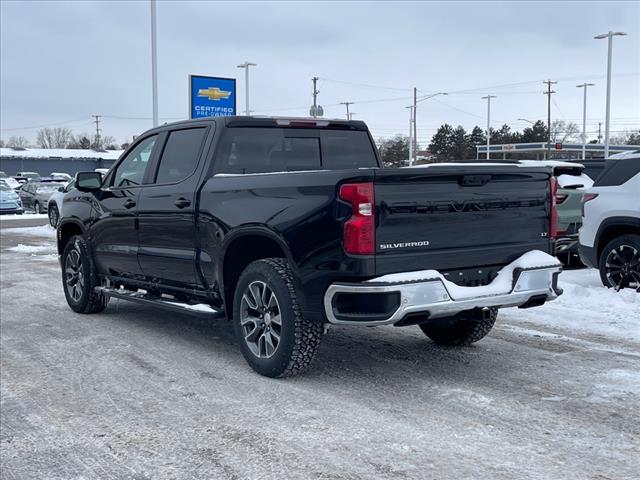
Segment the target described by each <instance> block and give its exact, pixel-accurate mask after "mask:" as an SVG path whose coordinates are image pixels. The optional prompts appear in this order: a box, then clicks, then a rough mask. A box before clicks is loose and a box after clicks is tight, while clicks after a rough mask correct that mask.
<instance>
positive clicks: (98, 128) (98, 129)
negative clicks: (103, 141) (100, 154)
mask: <svg viewBox="0 0 640 480" xmlns="http://www.w3.org/2000/svg"><path fill="white" fill-rule="evenodd" d="M91 116H92V117H93V118H95V120H94V121H93V123H95V124H96V149H99V148H100V117H102V115H91Z"/></svg>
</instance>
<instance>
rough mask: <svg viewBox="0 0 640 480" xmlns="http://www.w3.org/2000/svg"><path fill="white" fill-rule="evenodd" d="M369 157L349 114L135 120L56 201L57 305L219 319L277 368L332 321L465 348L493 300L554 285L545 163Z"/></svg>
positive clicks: (313, 342) (310, 346) (250, 355)
mask: <svg viewBox="0 0 640 480" xmlns="http://www.w3.org/2000/svg"><path fill="white" fill-rule="evenodd" d="M380 167H381V162H380V159H379V157H378V154H377V151H376V147H375V144H374V142H373V139H372V137H371V135H370V133H369V131H368V129H367V127H366V125H365V124H364V123H363V122H359V121H338V120H324V119H323V120H316V119H282V118H258V117H255V118H253V117H226V118H222V117H218V118H213V117H211V118H207V119H202V120H191V121H186V122H180V123H174V124H169V125H164V126H162V127H159V128H156V129H153V130H150V131H148V132H146V133H144V134H142V135H141V136H140V137H139V138H138V139H137V140H136V142H135V143H133V144H132V145H131V146H130V147H129V149H128V150H127V151H126V152H125V153H124V154H123V155H122V156H121V157H120V159H119V160H118V162H117V163H116V165H115V166H114V167H113V168H112V169H110V171H109V174H108V175H107V176H106V178H105V179H104V181H103V180H102V178H101V176H100V174H99V173H97V172H80V173H78V174H77V176H76V190H74V191H73V192H72V194H71V193H70V194H67V195H65V197H64V199H63V216H62V218H61V220H60V224H59V226H58V235H57V240H58V252H59V253H60V255H61V257H60V258H61V267H62V276H63V288H64V294H65V297H66V300H67V303H68V305H69V307H70V308H71V309H72V310H74V311H76V312H79V313H94V312H99V311H101V310H103V309H104V308H105V307H106V305H107V301H108V299H109V298H110V297H116V298H122V299H125V300H130V301H134V302H140V303H145V304H148V305H155V306H157V307H162V308H166V309H171V310H179V311H182V312H191V313H195V314H202V315H205V316H207V317H208V318H214V317H224V316H226V318H227V319H228V320H230V321H232V323H233V327H234V329H235V333H236V336H237V339H238V342H239V344H240V348H241V350H242V353H243V355H244V357H245V359H246V360H247V361H248V363H249V364H250V365H251V367H253V368H254V369H255V370H256V371H257V372H259V373H260V374H262V375H266V376H270V377H278V376H287V375H292V374H295V373H298V372H300V371H302V370H303V369H304V368H306V367H307V366H308V365H309V363H310V362H311V359H312V358H313V356H314V354H315V352H316V350H317V348H318V345H319V343H320V339H321V336H322V333H323V331H324V330H325V328H326V327H328V326H329V325H331V324H348V325H359V326H372V325H396V326H407V325H419V326H420V328H421V330H422V331H423V332H424V333H425V334H426V335H427V336H428V337H429V338H431V339H432V340H433V341H435V342H437V343H440V344H443V345H469V344H471V343H473V342H476V341H478V340H480V339H481V338H483V337H484V336H485V335H486V334H487V333H488V332H489V331H490V330H491V328H492V327H493V324H494V322H495V321H496V318H497V314H498V309H499V308H501V307H507V306H519V307H521V308H528V307H535V306H538V305H542V304H544V303H545V302H547V301H549V300H553V299H555V298H556V297H557V296H558V295H560V294H561V292H562V291H561V289H560V288H558V285H557V278H558V275H559V273H560V271H561V265H560V263H559V262H558V260H557V259H556V258H555V257H553V256H551V255H549V254H550V253H553V236H554V229H555V226H556V223H555V221H554V220H553V219H552V218H553V217H554V216H555V212H554V202H553V196H552V193H551V185H552V182H551V171H550V169H549V168H547V167H525V166H522V165H517V164H512V165H495V164H490V165H481V164H479V165H460V164H457V165H437V164H434V165H430V166H427V167H423V168H415V169H392V168H389V169H383V168H380ZM139 289H144V290H145V292H142V291H139Z"/></svg>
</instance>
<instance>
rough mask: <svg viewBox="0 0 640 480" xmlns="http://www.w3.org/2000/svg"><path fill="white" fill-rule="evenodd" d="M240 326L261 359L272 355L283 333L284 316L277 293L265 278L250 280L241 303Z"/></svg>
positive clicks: (254, 351) (253, 351) (252, 349)
mask: <svg viewBox="0 0 640 480" xmlns="http://www.w3.org/2000/svg"><path fill="white" fill-rule="evenodd" d="M240 326H241V328H242V333H243V337H244V341H245V342H246V344H247V346H248V347H249V350H251V353H253V354H254V355H255V356H256V357H258V358H270V357H272V356H273V355H274V354H275V352H276V350H277V349H278V345H280V337H281V334H282V316H281V311H280V305H279V303H278V298H277V297H276V295H275V293H274V292H273V291H272V290H271V288H269V286H268V285H267V284H266V283H265V282H262V281H254V282H251V283H250V284H249V285H248V286H247V288H246V289H245V291H244V293H243V295H242V301H241V303H240Z"/></svg>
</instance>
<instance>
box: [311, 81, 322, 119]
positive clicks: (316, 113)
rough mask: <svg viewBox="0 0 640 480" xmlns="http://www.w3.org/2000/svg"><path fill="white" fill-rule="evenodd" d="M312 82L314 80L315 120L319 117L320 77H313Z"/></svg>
mask: <svg viewBox="0 0 640 480" xmlns="http://www.w3.org/2000/svg"><path fill="white" fill-rule="evenodd" d="M311 80H313V118H316V117H317V116H318V94H319V93H320V91H319V90H318V89H317V88H316V85H317V83H318V80H319V79H318V77H313V78H312V79H311Z"/></svg>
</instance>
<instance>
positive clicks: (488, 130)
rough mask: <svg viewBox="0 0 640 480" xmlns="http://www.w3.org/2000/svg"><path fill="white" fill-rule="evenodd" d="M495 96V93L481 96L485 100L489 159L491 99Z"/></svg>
mask: <svg viewBox="0 0 640 480" xmlns="http://www.w3.org/2000/svg"><path fill="white" fill-rule="evenodd" d="M492 98H496V96H495V95H487V96H486V97H482V99H483V100H485V99H486V100H487V160H489V145H491V99H492Z"/></svg>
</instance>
